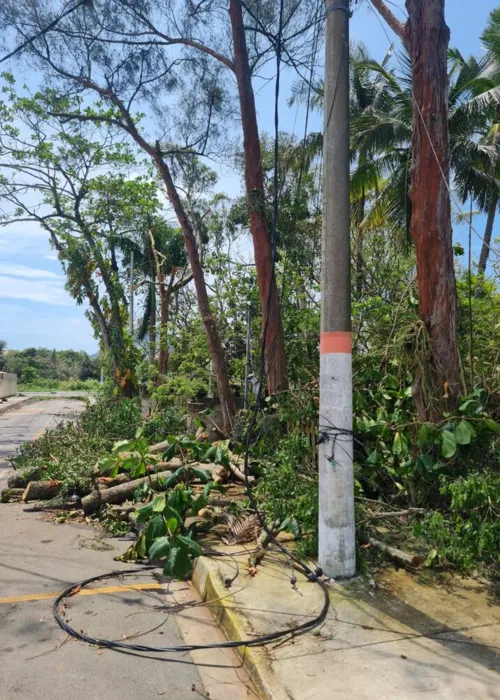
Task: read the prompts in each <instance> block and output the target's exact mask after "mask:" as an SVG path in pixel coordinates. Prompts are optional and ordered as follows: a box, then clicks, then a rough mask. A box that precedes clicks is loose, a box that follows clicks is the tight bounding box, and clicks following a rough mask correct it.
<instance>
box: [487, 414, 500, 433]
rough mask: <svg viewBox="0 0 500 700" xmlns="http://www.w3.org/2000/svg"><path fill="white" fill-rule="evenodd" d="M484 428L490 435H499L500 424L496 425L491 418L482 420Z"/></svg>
mask: <svg viewBox="0 0 500 700" xmlns="http://www.w3.org/2000/svg"><path fill="white" fill-rule="evenodd" d="M484 427H485V428H486V429H487V430H490V431H491V432H492V433H500V424H499V423H497V422H496V421H495V420H493V419H492V418H485V419H484Z"/></svg>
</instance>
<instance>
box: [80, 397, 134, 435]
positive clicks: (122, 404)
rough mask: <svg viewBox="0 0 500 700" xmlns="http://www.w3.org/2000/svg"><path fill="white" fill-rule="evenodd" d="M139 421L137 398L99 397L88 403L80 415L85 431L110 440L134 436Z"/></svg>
mask: <svg viewBox="0 0 500 700" xmlns="http://www.w3.org/2000/svg"><path fill="white" fill-rule="evenodd" d="M141 422H142V416H141V406H140V402H139V400H138V399H117V398H101V399H100V400H99V401H97V402H96V403H95V404H92V405H90V406H89V407H88V408H87V410H86V411H85V413H84V414H83V415H82V417H81V426H82V429H83V431H84V432H85V433H87V434H89V435H95V436H96V437H103V438H107V439H109V440H111V441H113V440H120V439H121V440H128V439H130V438H132V437H134V435H135V433H136V430H137V428H138V427H139V426H140V425H141Z"/></svg>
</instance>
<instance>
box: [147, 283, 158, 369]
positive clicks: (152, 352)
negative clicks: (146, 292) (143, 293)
mask: <svg viewBox="0 0 500 700" xmlns="http://www.w3.org/2000/svg"><path fill="white" fill-rule="evenodd" d="M151 285H152V291H151V293H152V295H153V300H152V302H151V312H150V316H149V347H148V357H149V364H150V365H152V364H153V363H154V361H155V356H156V287H155V276H154V275H153V276H152V278H151Z"/></svg>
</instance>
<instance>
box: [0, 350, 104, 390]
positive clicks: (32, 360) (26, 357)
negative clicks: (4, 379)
mask: <svg viewBox="0 0 500 700" xmlns="http://www.w3.org/2000/svg"><path fill="white" fill-rule="evenodd" d="M6 348H7V344H6V343H5V341H3V340H0V370H1V371H3V372H11V373H13V374H17V376H18V378H19V381H20V382H21V383H25V384H29V383H32V382H34V381H36V380H37V379H52V380H56V381H64V380H68V379H69V380H71V379H75V380H81V381H85V380H86V379H99V374H100V367H99V360H98V358H97V357H91V356H90V355H88V354H87V353H86V352H83V351H78V350H50V349H49V348H26V349H25V350H7V349H6Z"/></svg>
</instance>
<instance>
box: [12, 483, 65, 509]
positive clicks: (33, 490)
mask: <svg viewBox="0 0 500 700" xmlns="http://www.w3.org/2000/svg"><path fill="white" fill-rule="evenodd" d="M61 488H62V482H61V481H58V480H57V479H51V480H50V481H30V482H29V484H28V485H27V486H26V488H25V489H24V493H23V496H22V500H23V501H24V502H25V503H27V502H28V501H46V500H47V499H49V498H54V496H57V495H58V493H59V492H60V490H61Z"/></svg>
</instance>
